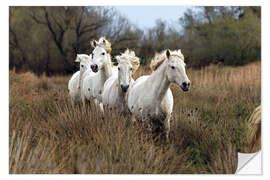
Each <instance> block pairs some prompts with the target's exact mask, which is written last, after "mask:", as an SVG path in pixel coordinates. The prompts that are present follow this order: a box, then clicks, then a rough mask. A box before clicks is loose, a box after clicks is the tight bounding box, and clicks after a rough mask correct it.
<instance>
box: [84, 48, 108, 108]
mask: <svg viewBox="0 0 270 180" xmlns="http://www.w3.org/2000/svg"><path fill="white" fill-rule="evenodd" d="M94 45H95V49H94V50H93V52H92V59H93V64H92V65H91V69H92V71H93V72H96V73H95V74H90V75H88V76H86V77H85V78H84V80H83V87H82V88H83V101H84V100H85V99H87V100H90V98H93V99H94V101H95V103H96V105H98V104H99V105H100V109H101V110H102V111H103V105H102V91H103V86H104V83H105V81H106V80H107V79H108V78H109V77H110V76H111V75H112V62H111V58H110V55H109V54H108V53H107V52H106V50H105V49H104V48H103V47H101V46H99V45H98V44H94Z"/></svg>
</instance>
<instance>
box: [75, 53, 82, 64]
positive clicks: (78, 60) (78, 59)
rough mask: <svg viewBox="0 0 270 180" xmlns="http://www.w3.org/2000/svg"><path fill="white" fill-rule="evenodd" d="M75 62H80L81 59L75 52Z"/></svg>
mask: <svg viewBox="0 0 270 180" xmlns="http://www.w3.org/2000/svg"><path fill="white" fill-rule="evenodd" d="M75 62H81V59H80V58H79V54H77V57H76V59H75Z"/></svg>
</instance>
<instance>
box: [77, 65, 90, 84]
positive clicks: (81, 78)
mask: <svg viewBox="0 0 270 180" xmlns="http://www.w3.org/2000/svg"><path fill="white" fill-rule="evenodd" d="M88 70H89V69H86V70H85V71H84V72H81V71H80V77H79V87H80V88H81V87H82V82H83V79H84V75H85V74H86V72H87V71H88Z"/></svg>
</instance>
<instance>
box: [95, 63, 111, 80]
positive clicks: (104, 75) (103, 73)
mask: <svg viewBox="0 0 270 180" xmlns="http://www.w3.org/2000/svg"><path fill="white" fill-rule="evenodd" d="M98 72H99V73H98V75H99V79H100V81H104V83H105V81H106V80H107V79H108V78H109V77H110V76H111V75H112V66H111V63H106V64H105V65H104V68H102V69H101V70H100V71H98Z"/></svg>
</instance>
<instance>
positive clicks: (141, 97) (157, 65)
mask: <svg viewBox="0 0 270 180" xmlns="http://www.w3.org/2000/svg"><path fill="white" fill-rule="evenodd" d="M150 67H151V69H152V70H154V71H153V72H152V74H151V75H147V76H142V77H140V78H138V79H137V80H136V81H135V83H134V85H133V87H132V88H131V89H130V92H129V94H128V108H129V110H130V111H131V113H132V120H133V121H134V120H135V119H141V120H143V121H144V120H150V121H151V122H153V123H154V124H155V123H157V124H161V125H162V126H163V130H165V132H166V138H167V140H168V139H169V132H170V117H171V113H172V110H173V95H172V91H171V89H170V84H171V83H175V84H177V85H178V86H179V87H181V89H182V90H183V91H188V90H189V88H190V80H189V78H188V77H187V74H186V70H185V63H184V56H183V54H182V53H181V50H176V51H170V50H166V51H163V52H162V53H160V54H157V55H156V56H155V57H154V59H153V60H152V61H151V64H150Z"/></svg>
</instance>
